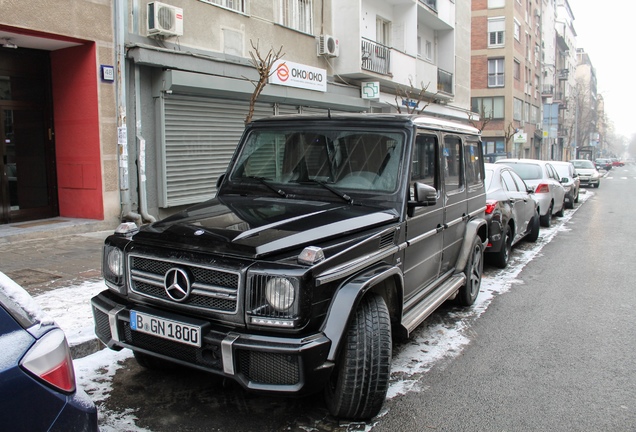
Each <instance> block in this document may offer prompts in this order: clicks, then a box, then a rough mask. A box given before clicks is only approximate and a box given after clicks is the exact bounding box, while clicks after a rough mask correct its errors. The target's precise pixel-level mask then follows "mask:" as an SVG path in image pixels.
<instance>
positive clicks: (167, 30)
mask: <svg viewBox="0 0 636 432" xmlns="http://www.w3.org/2000/svg"><path fill="white" fill-rule="evenodd" d="M182 35H183V9H181V8H178V7H175V6H172V5H169V4H165V3H159V2H150V3H148V36H161V37H171V36H182Z"/></svg>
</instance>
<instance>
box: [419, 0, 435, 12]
mask: <svg viewBox="0 0 636 432" xmlns="http://www.w3.org/2000/svg"><path fill="white" fill-rule="evenodd" d="M420 3H422V4H423V5H426V6H428V7H429V8H431V9H432V10H434V11H435V12H437V0H420Z"/></svg>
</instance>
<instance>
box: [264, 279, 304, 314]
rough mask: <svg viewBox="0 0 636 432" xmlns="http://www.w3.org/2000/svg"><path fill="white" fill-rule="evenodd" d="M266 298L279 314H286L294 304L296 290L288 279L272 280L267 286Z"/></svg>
mask: <svg viewBox="0 0 636 432" xmlns="http://www.w3.org/2000/svg"><path fill="white" fill-rule="evenodd" d="M265 297H266V298H267V302H268V303H269V304H270V306H272V307H273V308H274V309H276V310H277V311H278V312H284V311H286V310H287V309H289V308H290V307H291V306H292V305H293V304H294V300H295V299H296V290H295V289H294V285H293V284H292V283H291V282H290V281H289V280H288V279H285V278H281V277H277V278H272V279H270V280H269V281H267V285H265Z"/></svg>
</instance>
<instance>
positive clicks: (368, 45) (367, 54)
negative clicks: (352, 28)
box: [362, 38, 391, 75]
mask: <svg viewBox="0 0 636 432" xmlns="http://www.w3.org/2000/svg"><path fill="white" fill-rule="evenodd" d="M362 69H364V70H366V71H369V72H375V73H378V74H381V75H391V48H389V47H387V46H385V45H382V44H379V43H377V42H373V41H370V40H368V39H364V38H363V39H362Z"/></svg>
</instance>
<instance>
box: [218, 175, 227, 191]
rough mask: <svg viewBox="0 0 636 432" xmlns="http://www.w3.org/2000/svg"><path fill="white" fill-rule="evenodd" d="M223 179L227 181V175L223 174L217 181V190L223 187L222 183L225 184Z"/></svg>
mask: <svg viewBox="0 0 636 432" xmlns="http://www.w3.org/2000/svg"><path fill="white" fill-rule="evenodd" d="M223 179H225V173H223V174H221V175H220V176H219V178H218V179H216V188H217V189H218V188H220V187H221V183H223Z"/></svg>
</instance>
